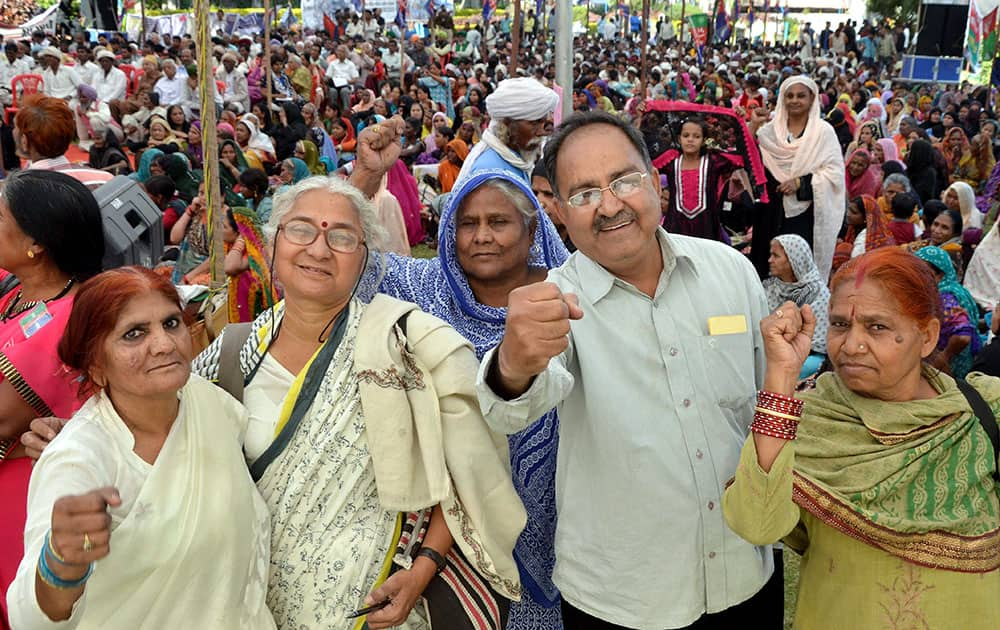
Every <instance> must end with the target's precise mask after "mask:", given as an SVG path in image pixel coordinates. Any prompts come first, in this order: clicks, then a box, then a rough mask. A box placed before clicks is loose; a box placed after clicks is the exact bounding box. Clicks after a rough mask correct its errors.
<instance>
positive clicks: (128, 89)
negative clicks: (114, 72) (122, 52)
mask: <svg viewBox="0 0 1000 630" xmlns="http://www.w3.org/2000/svg"><path fill="white" fill-rule="evenodd" d="M118 69H119V70H121V71H122V72H124V73H125V96H132V94H134V93H135V86H134V85H133V84H132V81H133V77H134V76H135V72H136V68H135V66H130V65H128V64H122V65H120V66H118Z"/></svg>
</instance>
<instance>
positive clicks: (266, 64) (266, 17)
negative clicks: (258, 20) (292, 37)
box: [261, 0, 274, 124]
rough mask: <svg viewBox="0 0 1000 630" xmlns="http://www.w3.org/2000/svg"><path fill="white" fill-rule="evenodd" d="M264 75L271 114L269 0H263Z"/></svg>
mask: <svg viewBox="0 0 1000 630" xmlns="http://www.w3.org/2000/svg"><path fill="white" fill-rule="evenodd" d="M264 76H265V77H266V78H267V113H268V115H271V99H272V98H274V77H273V76H272V75H271V0H264ZM263 122H264V121H261V124H263Z"/></svg>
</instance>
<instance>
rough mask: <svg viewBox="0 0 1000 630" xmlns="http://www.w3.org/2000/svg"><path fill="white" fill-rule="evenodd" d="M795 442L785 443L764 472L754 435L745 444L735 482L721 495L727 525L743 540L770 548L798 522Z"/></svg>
mask: <svg viewBox="0 0 1000 630" xmlns="http://www.w3.org/2000/svg"><path fill="white" fill-rule="evenodd" d="M794 463H795V447H794V443H793V442H788V443H786V444H785V446H784V448H782V449H781V452H780V453H778V457H777V458H776V459H775V460H774V463H773V464H772V465H771V470H770V472H764V470H763V469H762V468H761V467H760V464H758V463H757V445H756V443H755V442H754V436H753V434H751V435H750V437H748V438H747V441H746V442H745V443H744V444H743V451H742V453H741V454H740V463H739V466H737V468H736V477H735V479H734V480H733V483H732V484H731V485H730V486H729V488H727V489H726V492H725V494H723V495H722V513H723V515H724V516H725V518H726V523H727V524H728V525H729V527H730V528H731V529H732V530H733V531H734V532H736V533H737V534H738V535H739V536H740V537H741V538H743V539H744V540H746V541H747V542H749V543H751V544H754V545H770V544H772V543H775V542H778V541H779V540H781V539H782V538H784V537H785V536H787V535H788V534H789V533H790V532H791V531H792V530H793V529H794V528H795V526H796V524H798V522H799V509H798V507H796V505H795V503H794V502H793V501H792V466H793V465H794Z"/></svg>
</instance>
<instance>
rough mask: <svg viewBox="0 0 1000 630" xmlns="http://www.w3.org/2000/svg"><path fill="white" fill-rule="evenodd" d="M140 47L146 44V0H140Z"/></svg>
mask: <svg viewBox="0 0 1000 630" xmlns="http://www.w3.org/2000/svg"><path fill="white" fill-rule="evenodd" d="M139 19H140V20H141V21H140V22H139V48H142V47H143V46H144V45H145V44H146V0H139Z"/></svg>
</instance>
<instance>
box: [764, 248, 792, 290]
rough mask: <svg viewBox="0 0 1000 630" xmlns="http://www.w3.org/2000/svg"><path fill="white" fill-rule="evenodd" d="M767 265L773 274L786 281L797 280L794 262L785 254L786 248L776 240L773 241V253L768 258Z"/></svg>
mask: <svg viewBox="0 0 1000 630" xmlns="http://www.w3.org/2000/svg"><path fill="white" fill-rule="evenodd" d="M767 266H768V269H769V270H770V272H771V275H772V276H774V277H775V278H778V279H780V280H783V281H784V282H795V272H793V271H792V263H791V261H789V260H788V255H787V254H785V248H784V247H782V246H781V243H779V242H778V241H777V239H776V240H773V241H771V255H770V256H768V258H767Z"/></svg>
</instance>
